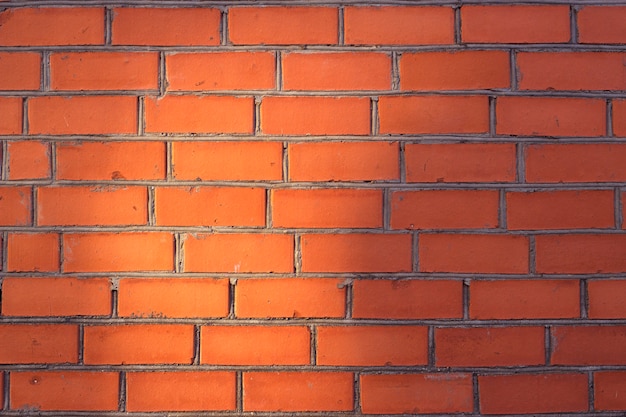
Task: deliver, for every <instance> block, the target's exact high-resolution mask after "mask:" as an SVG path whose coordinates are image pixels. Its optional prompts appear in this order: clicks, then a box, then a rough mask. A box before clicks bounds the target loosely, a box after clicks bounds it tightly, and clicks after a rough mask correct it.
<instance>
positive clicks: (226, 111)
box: [145, 96, 254, 133]
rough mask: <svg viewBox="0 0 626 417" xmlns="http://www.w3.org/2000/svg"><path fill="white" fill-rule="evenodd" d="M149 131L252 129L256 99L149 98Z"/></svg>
mask: <svg viewBox="0 0 626 417" xmlns="http://www.w3.org/2000/svg"><path fill="white" fill-rule="evenodd" d="M145 106H146V132H148V133H252V132H253V129H254V122H253V120H252V119H253V116H254V100H253V99H252V98H251V97H230V96H204V97H201V96H165V97H163V98H147V99H146V103H145Z"/></svg>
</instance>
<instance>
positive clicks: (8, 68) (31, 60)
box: [0, 26, 41, 91]
mask: <svg viewBox="0 0 626 417" xmlns="http://www.w3.org/2000/svg"><path fill="white" fill-rule="evenodd" d="M1 33H2V27H1V26H0V34H1ZM0 39H2V35H0ZM0 43H2V40H0ZM40 87H41V55H39V54H38V53H34V52H1V53H0V90H9V91H10V90H39V88H40Z"/></svg>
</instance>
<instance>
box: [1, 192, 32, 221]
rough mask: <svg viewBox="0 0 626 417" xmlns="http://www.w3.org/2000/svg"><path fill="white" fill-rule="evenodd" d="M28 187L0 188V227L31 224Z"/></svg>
mask: <svg viewBox="0 0 626 417" xmlns="http://www.w3.org/2000/svg"><path fill="white" fill-rule="evenodd" d="M31 196H32V190H31V188H30V187H0V225H2V226H26V225H29V224H31V223H32V218H31V210H32V201H31Z"/></svg>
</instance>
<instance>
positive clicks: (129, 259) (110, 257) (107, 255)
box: [63, 232, 174, 272]
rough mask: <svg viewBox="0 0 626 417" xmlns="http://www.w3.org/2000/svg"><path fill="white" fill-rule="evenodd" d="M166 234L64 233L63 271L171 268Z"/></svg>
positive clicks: (171, 241) (171, 249)
mask: <svg viewBox="0 0 626 417" xmlns="http://www.w3.org/2000/svg"><path fill="white" fill-rule="evenodd" d="M173 270H174V238H173V236H172V235H171V234H170V233H158V232H155V233H149V232H148V233H142V232H125V233H85V234H82V233H66V234H64V235H63V272H115V271H173Z"/></svg>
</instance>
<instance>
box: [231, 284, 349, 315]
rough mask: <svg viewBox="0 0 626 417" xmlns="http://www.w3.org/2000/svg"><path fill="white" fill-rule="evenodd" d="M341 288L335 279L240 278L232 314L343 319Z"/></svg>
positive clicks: (343, 306)
mask: <svg viewBox="0 0 626 417" xmlns="http://www.w3.org/2000/svg"><path fill="white" fill-rule="evenodd" d="M345 296H346V291H345V288H344V287H343V286H342V285H341V281H340V280H337V279H325V278H324V279H322V278H320V279H318V278H307V279H300V278H292V279H290V278H281V279H242V280H238V281H237V286H236V287H235V315H236V316H237V317H242V318H295V317H306V318H313V317H336V318H338V317H343V316H344V315H345Z"/></svg>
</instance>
